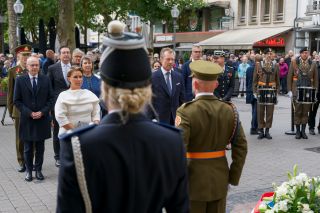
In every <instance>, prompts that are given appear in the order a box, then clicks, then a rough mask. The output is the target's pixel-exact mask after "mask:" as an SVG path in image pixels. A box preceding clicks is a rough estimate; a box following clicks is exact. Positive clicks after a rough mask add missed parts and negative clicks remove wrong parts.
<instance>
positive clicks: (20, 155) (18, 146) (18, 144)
mask: <svg viewBox="0 0 320 213" xmlns="http://www.w3.org/2000/svg"><path fill="white" fill-rule="evenodd" d="M14 127H15V130H16V151H17V160H18V163H19V165H20V166H23V165H24V164H25V162H24V157H23V152H24V148H23V145H24V144H23V141H21V140H20V137H19V128H20V118H19V117H18V118H14Z"/></svg>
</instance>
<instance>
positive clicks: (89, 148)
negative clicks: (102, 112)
mask: <svg viewBox="0 0 320 213" xmlns="http://www.w3.org/2000/svg"><path fill="white" fill-rule="evenodd" d="M124 27H125V24H122V23H119V22H118V21H112V22H110V23H109V26H108V29H109V33H108V35H111V36H110V38H106V39H105V40H104V45H106V46H107V49H106V50H105V52H104V53H103V55H102V58H101V64H100V65H101V66H100V68H101V77H102V79H103V82H102V88H103V90H102V97H103V99H104V100H105V102H106V104H107V105H108V109H109V114H108V115H106V116H105V118H104V119H103V120H102V121H101V123H100V124H99V125H90V126H88V127H85V128H82V129H77V130H74V131H71V133H70V134H67V135H65V136H64V137H63V138H62V143H61V153H62V155H61V167H60V171H59V184H58V193H57V194H58V202H57V212H108V213H118V212H121V213H129V212H139V213H140V212H141V213H147V212H162V209H163V208H165V209H166V212H167V213H187V212H189V211H188V210H189V201H188V193H187V174H186V160H185V151H184V146H183V141H182V138H181V135H180V132H179V131H178V130H177V129H175V128H174V127H169V126H167V125H161V124H159V123H155V122H152V121H151V120H149V119H148V118H146V117H145V115H144V113H143V110H144V107H145V105H146V104H148V103H150V101H151V97H152V92H151V86H150V82H151V75H152V73H151V67H150V63H149V59H148V54H147V49H146V46H145V41H144V39H143V37H142V36H140V35H138V34H133V33H125V32H123V31H124ZM115 29H117V31H116V32H115ZM118 29H120V30H118ZM119 31H120V32H119ZM133 64H134V65H135V66H132V65H133ZM74 159H77V160H74ZM78 163H80V164H78Z"/></svg>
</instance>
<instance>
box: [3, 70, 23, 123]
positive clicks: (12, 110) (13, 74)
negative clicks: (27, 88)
mask: <svg viewBox="0 0 320 213" xmlns="http://www.w3.org/2000/svg"><path fill="white" fill-rule="evenodd" d="M26 73H27V69H23V68H22V66H20V65H17V66H15V67H12V68H10V69H9V70H8V95H7V107H8V111H9V115H10V117H12V118H19V117H20V112H19V110H18V108H16V107H15V106H14V104H13V96H14V94H13V92H14V84H15V81H16V78H17V77H18V76H20V75H23V74H26Z"/></svg>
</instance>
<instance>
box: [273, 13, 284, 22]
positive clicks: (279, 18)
mask: <svg viewBox="0 0 320 213" xmlns="http://www.w3.org/2000/svg"><path fill="white" fill-rule="evenodd" d="M274 21H283V13H276V14H275V15H274Z"/></svg>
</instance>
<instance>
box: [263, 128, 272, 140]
mask: <svg viewBox="0 0 320 213" xmlns="http://www.w3.org/2000/svg"><path fill="white" fill-rule="evenodd" d="M264 137H266V138H267V139H269V140H271V139H272V137H271V135H270V133H269V128H266V134H265V135H264Z"/></svg>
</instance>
